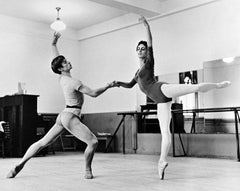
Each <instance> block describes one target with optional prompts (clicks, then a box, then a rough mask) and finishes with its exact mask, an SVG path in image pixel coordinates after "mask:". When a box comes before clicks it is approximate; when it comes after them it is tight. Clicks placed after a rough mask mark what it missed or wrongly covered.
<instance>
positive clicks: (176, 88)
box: [161, 81, 231, 97]
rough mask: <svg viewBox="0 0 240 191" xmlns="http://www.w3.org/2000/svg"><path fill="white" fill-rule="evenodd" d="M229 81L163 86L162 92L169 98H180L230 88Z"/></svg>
mask: <svg viewBox="0 0 240 191" xmlns="http://www.w3.org/2000/svg"><path fill="white" fill-rule="evenodd" d="M230 84H231V83H230V82H229V81H223V82H220V83H199V84H194V85H191V84H163V85H162V87H161V90H162V92H163V94H164V95H165V96H167V97H179V96H183V95H186V94H190V93H194V92H207V91H210V90H213V89H220V88H225V87H227V86H229V85H230Z"/></svg>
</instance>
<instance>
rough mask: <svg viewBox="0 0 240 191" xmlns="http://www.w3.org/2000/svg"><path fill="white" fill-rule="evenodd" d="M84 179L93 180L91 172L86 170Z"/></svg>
mask: <svg viewBox="0 0 240 191" xmlns="http://www.w3.org/2000/svg"><path fill="white" fill-rule="evenodd" d="M84 178H85V179H93V174H92V171H91V170H86V171H85V175H84Z"/></svg>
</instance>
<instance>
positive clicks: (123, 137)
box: [105, 111, 157, 154]
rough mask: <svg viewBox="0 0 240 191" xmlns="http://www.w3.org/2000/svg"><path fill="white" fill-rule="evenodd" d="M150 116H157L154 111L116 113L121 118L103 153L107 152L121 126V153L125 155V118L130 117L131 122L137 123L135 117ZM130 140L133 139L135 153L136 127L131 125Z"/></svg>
mask: <svg viewBox="0 0 240 191" xmlns="http://www.w3.org/2000/svg"><path fill="white" fill-rule="evenodd" d="M151 114H157V112H156V111H152V112H137V111H131V112H119V113H117V115H120V116H122V118H121V120H120V122H119V124H118V126H117V128H116V129H115V131H114V133H113V136H112V138H111V139H110V141H109V143H108V145H107V146H106V149H105V152H107V151H108V149H109V147H110V145H111V142H112V141H113V139H114V137H115V136H116V134H117V132H118V130H119V129H120V127H121V126H122V153H123V154H125V126H126V125H125V118H126V116H130V117H133V118H134V120H133V121H137V117H138V116H139V115H151ZM132 133H133V135H132V139H133V150H134V152H135V153H136V151H137V127H136V125H133V127H132Z"/></svg>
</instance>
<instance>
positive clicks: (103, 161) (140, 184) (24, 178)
mask: <svg viewBox="0 0 240 191" xmlns="http://www.w3.org/2000/svg"><path fill="white" fill-rule="evenodd" d="M17 161H19V159H17V158H13V159H2V158H1V159H0V190H1V191H19V190H24V191H32V190H33V191H70V190H71V191H81V190H82V191H89V190H90V191H106V190H111V191H142V190H144V191H156V190H161V191H164V190H167V191H172V190H174V191H175V190H176V191H188V190H189V191H198V190H199V191H215V190H217V191H239V190H240V162H237V161H235V160H226V159H206V158H190V157H182V158H179V157H178V158H172V157H169V166H168V168H167V170H166V175H165V180H163V181H162V180H159V178H158V174H157V168H156V167H157V161H158V156H156V155H139V154H137V155H135V154H131V155H130V154H126V155H122V154H120V153H118V154H104V153H96V155H95V158H94V163H93V173H94V176H95V178H94V179H92V180H86V179H84V178H83V176H84V173H83V172H84V156H83V154H82V153H76V152H67V153H61V152H58V153H56V154H55V155H47V156H45V157H35V158H33V159H31V160H30V161H29V163H28V164H27V165H26V166H25V168H24V169H23V171H22V172H21V173H20V174H19V175H18V176H17V177H16V178H15V179H6V178H5V176H6V174H7V172H8V171H9V169H10V168H11V167H12V166H13V165H14V164H15V163H16V162H17Z"/></svg>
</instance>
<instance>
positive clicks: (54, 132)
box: [7, 116, 65, 178]
mask: <svg viewBox="0 0 240 191" xmlns="http://www.w3.org/2000/svg"><path fill="white" fill-rule="evenodd" d="M63 131H65V129H64V127H63V126H62V125H61V123H60V119H59V116H58V118H57V120H56V123H55V125H54V126H53V127H52V128H51V129H50V130H49V131H48V133H47V134H46V135H45V136H44V137H43V138H42V139H40V140H39V141H37V142H35V143H33V144H32V145H31V146H30V147H29V148H28V150H27V151H26V153H25V154H24V156H23V158H22V159H21V161H20V162H19V163H18V164H17V165H16V166H15V167H14V168H13V169H12V170H11V171H10V172H9V173H8V175H7V178H14V177H15V176H16V175H17V174H18V173H19V172H20V171H21V170H22V168H23V167H24V165H25V164H26V162H27V161H28V160H29V159H31V158H32V157H33V156H34V155H36V154H37V153H38V152H39V151H40V150H41V149H43V148H44V147H46V146H48V145H50V144H51V143H53V142H54V141H55V140H56V139H57V138H58V136H59V135H60V134H61V133H62V132H63Z"/></svg>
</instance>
